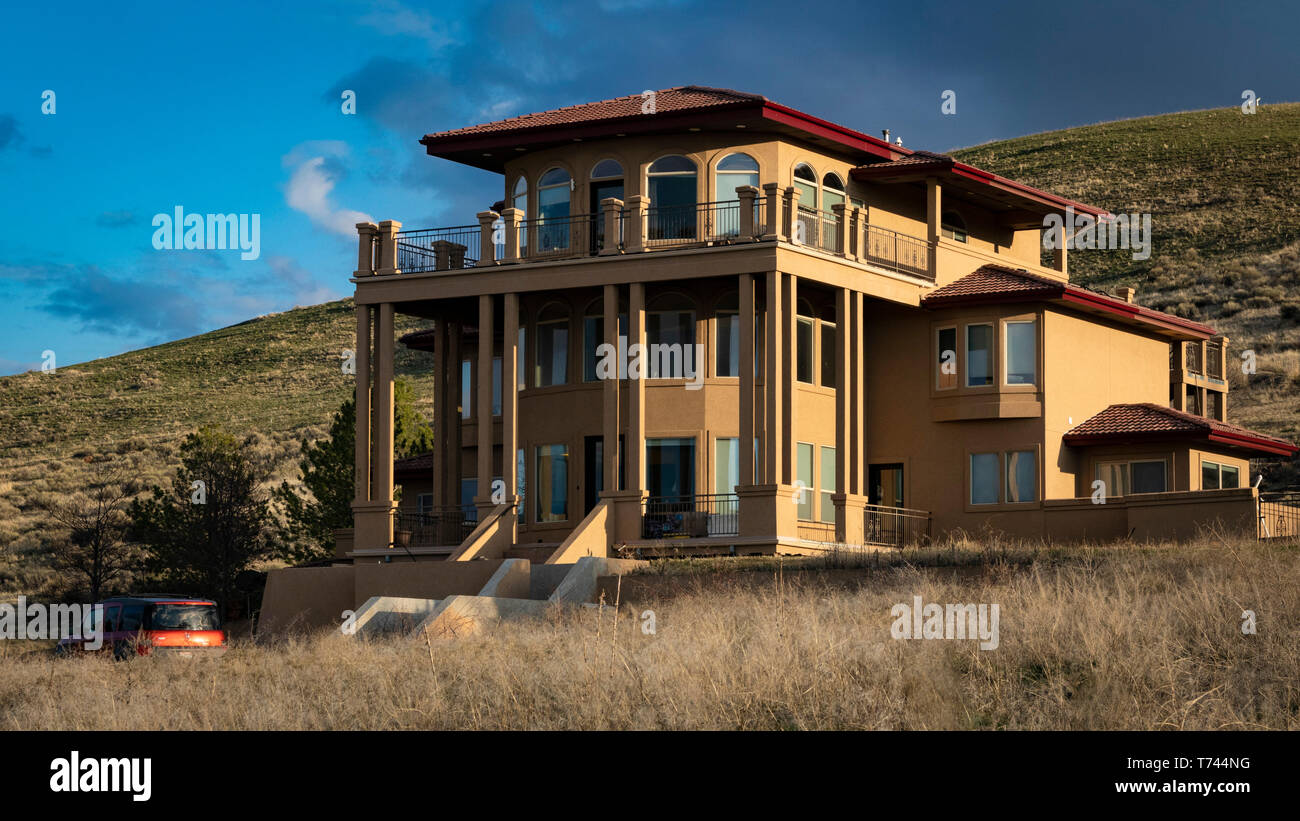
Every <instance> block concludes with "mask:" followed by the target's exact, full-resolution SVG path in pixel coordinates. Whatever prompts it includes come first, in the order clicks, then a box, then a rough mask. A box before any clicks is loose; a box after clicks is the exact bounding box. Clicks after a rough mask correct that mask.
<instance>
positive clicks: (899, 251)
mask: <svg viewBox="0 0 1300 821" xmlns="http://www.w3.org/2000/svg"><path fill="white" fill-rule="evenodd" d="M859 247H860V249H861V250H860V251H859V255H860V256H861V257H862V258H863V259H864V260H866V261H867V262H870V263H871V264H873V265H879V266H881V267H882V268H888V269H889V270H891V271H897V272H899V273H901V274H908V275H910V276H915V277H921V278H923V279H930V280H932V281H933V278H932V277H931V276H930V243H928V242H926V241H925V240H923V239H920V238H918V237H913V236H909V235H907V234H900V233H898V232H897V231H891V230H889V229H888V228H879V227H877V226H875V225H869V224H868V225H864V226H863V232H862V244H861V245H860V246H859Z"/></svg>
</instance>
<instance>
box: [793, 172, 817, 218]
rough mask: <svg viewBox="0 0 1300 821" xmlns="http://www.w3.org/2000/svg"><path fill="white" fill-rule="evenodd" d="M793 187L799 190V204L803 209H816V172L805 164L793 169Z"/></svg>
mask: <svg viewBox="0 0 1300 821" xmlns="http://www.w3.org/2000/svg"><path fill="white" fill-rule="evenodd" d="M794 187H795V188H797V189H798V190H799V204H800V205H801V206H803V207H804V208H816V207H817V172H816V171H813V170H812V167H811V166H809V165H808V164H807V163H799V164H798V165H797V166H795V169H794Z"/></svg>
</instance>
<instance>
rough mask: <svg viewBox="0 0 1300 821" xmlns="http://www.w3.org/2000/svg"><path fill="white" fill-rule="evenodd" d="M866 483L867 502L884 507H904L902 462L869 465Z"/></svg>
mask: <svg viewBox="0 0 1300 821" xmlns="http://www.w3.org/2000/svg"><path fill="white" fill-rule="evenodd" d="M867 484H868V485H869V492H868V494H867V501H868V502H869V503H871V504H873V505H883V506H884V507H905V505H904V504H903V466H902V464H899V463H894V464H885V465H871V466H870V467H869V468H868V470H867Z"/></svg>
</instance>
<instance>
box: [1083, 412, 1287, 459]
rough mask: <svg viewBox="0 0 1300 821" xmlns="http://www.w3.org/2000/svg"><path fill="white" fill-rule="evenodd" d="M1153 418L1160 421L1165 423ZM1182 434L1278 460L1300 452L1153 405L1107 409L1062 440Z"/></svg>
mask: <svg viewBox="0 0 1300 821" xmlns="http://www.w3.org/2000/svg"><path fill="white" fill-rule="evenodd" d="M1153 417H1163V420H1164V421H1159V420H1158V419H1156V418H1153ZM1185 434H1193V435H1195V434H1204V435H1205V437H1206V438H1208V439H1210V440H1211V441H1213V442H1215V443H1218V444H1221V445H1225V446H1229V447H1236V448H1241V449H1245V450H1256V451H1261V452H1264V453H1272V454H1275V455H1280V456H1290V455H1293V454H1295V453H1296V452H1297V451H1300V448H1297V447H1296V446H1295V445H1294V444H1292V443H1291V442H1289V441H1287V440H1286V439H1282V438H1280V437H1277V436H1272V435H1270V434H1267V433H1260V432H1259V431H1254V430H1251V429H1249V428H1244V427H1242V426H1240V425H1234V424H1232V423H1230V422H1221V421H1219V420H1218V419H1209V418H1206V417H1204V416H1197V415H1196V414H1193V413H1188V412H1187V411H1182V410H1179V409H1177V408H1171V407H1169V406H1167V405H1160V404H1157V403H1155V402H1128V403H1123V402H1121V403H1116V404H1112V405H1109V406H1107V407H1106V408H1104V409H1103V410H1101V411H1099V412H1097V413H1095V414H1093V415H1092V416H1091V417H1089V418H1088V419H1086V420H1084V421H1083V422H1081V423H1080V424H1078V425H1075V426H1074V427H1073V428H1071V429H1070V430H1068V431H1066V432H1065V435H1064V437H1063V438H1064V440H1065V442H1066V444H1070V443H1071V440H1073V441H1074V442H1075V443H1079V444H1083V443H1087V442H1089V441H1095V440H1113V439H1122V438H1128V437H1140V436H1160V435H1169V436H1179V435H1185Z"/></svg>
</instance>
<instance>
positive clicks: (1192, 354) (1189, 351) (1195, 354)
mask: <svg viewBox="0 0 1300 821" xmlns="http://www.w3.org/2000/svg"><path fill="white" fill-rule="evenodd" d="M1183 345H1184V348H1183V349H1184V350H1185V351H1186V355H1187V366H1186V367H1187V372H1188V373H1193V374H1196V375H1197V376H1200V375H1201V374H1203V373H1205V369H1204V367H1202V364H1201V343H1199V342H1184V343H1183Z"/></svg>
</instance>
